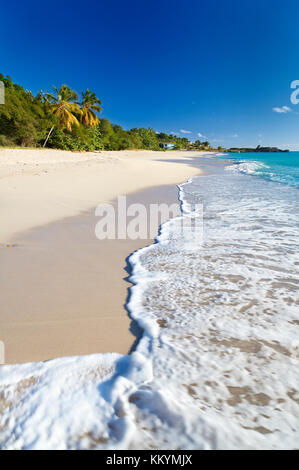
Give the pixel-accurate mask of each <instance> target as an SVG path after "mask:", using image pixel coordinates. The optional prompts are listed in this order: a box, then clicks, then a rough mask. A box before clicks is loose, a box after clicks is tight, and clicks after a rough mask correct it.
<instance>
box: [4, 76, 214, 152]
mask: <svg viewBox="0 0 299 470" xmlns="http://www.w3.org/2000/svg"><path fill="white" fill-rule="evenodd" d="M0 80H1V81H3V83H4V86H5V105H0V146H10V147H15V146H22V147H42V146H47V147H50V148H57V149H64V150H83V151H95V150H125V149H151V150H161V147H162V144H163V143H167V142H169V143H174V144H175V149H194V150H211V147H210V144H209V142H200V141H199V140H197V141H196V142H194V143H191V142H189V140H188V139H187V138H186V137H178V136H176V135H173V134H171V135H168V134H165V133H164V132H160V133H157V132H156V131H154V130H153V129H151V128H147V129H146V128H136V127H134V128H133V129H130V130H125V129H123V128H122V127H121V126H119V125H117V124H112V123H111V122H110V121H109V120H108V119H106V118H99V116H98V114H100V113H101V111H102V107H101V104H102V103H101V100H100V99H99V98H97V96H96V95H95V94H94V93H93V92H91V91H90V90H86V92H82V99H81V101H80V102H79V98H78V95H77V93H76V92H75V91H73V90H71V89H70V88H69V87H68V86H67V85H62V86H61V87H60V89H57V88H54V94H51V93H43V92H39V93H38V94H37V95H36V96H34V95H33V94H32V93H31V92H30V91H28V90H25V89H24V88H23V87H22V86H20V85H17V84H15V83H13V81H12V79H11V78H10V77H8V76H7V77H4V75H3V74H1V73H0Z"/></svg>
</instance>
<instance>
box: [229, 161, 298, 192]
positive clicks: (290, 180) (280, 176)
mask: <svg viewBox="0 0 299 470" xmlns="http://www.w3.org/2000/svg"><path fill="white" fill-rule="evenodd" d="M223 157H224V158H226V159H230V160H233V161H234V163H236V165H237V166H238V170H237V169H236V171H240V172H241V173H246V174H251V175H256V176H259V177H262V178H264V179H266V180H271V181H275V182H277V183H282V184H287V185H289V186H293V187H297V188H298V187H299V152H289V153H242V154H240V153H237V154H236V153H227V154H225V155H224V154H223Z"/></svg>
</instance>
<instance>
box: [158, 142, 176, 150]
mask: <svg viewBox="0 0 299 470" xmlns="http://www.w3.org/2000/svg"><path fill="white" fill-rule="evenodd" d="M160 146H161V147H162V148H163V149H164V150H173V149H174V147H175V144H174V143H173V142H164V143H163V144H160Z"/></svg>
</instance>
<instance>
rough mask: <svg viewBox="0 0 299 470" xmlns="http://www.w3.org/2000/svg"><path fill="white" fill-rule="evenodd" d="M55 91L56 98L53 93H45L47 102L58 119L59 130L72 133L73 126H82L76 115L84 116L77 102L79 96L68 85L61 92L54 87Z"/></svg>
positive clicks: (51, 130) (61, 88)
mask: <svg viewBox="0 0 299 470" xmlns="http://www.w3.org/2000/svg"><path fill="white" fill-rule="evenodd" d="M54 90H55V94H56V96H55V95H52V94H51V93H45V94H44V97H45V101H46V102H48V103H49V107H50V110H51V111H52V113H53V114H54V116H56V118H57V119H58V126H59V128H60V129H67V130H68V131H71V130H72V128H73V126H79V125H80V124H79V121H78V119H77V117H76V116H75V114H77V115H82V111H81V109H80V106H79V104H78V103H77V102H76V100H77V99H78V95H77V93H76V92H75V91H73V90H71V89H70V88H69V87H68V86H67V85H62V86H61V87H60V89H59V90H58V89H57V88H56V87H54ZM54 127H55V126H54V125H53V126H52V127H51V129H50V132H49V134H48V136H47V138H46V140H45V142H44V145H43V146H44V147H45V146H46V144H47V142H48V140H49V137H50V135H51V133H52V132H53V129H54Z"/></svg>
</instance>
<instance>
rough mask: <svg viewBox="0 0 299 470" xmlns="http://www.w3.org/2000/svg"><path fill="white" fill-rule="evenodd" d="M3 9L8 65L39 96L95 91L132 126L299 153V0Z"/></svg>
mask: <svg viewBox="0 0 299 470" xmlns="http://www.w3.org/2000/svg"><path fill="white" fill-rule="evenodd" d="M0 12H1V31H0V37H1V53H0V71H1V72H2V73H4V74H8V75H10V76H11V77H12V78H13V79H14V81H16V82H17V83H20V84H21V85H23V86H24V87H25V88H28V89H31V90H32V91H33V92H34V93H36V92H38V91H39V90H40V89H42V90H47V91H49V90H50V89H51V87H52V85H56V86H59V85H61V84H62V83H66V84H68V85H69V86H71V87H72V88H74V89H75V90H77V91H78V92H80V91H81V90H83V89H86V88H91V89H92V90H93V91H95V92H96V93H97V95H98V96H99V97H100V98H101V99H102V101H103V106H104V112H103V116H105V117H108V118H109V119H111V120H112V121H113V122H115V123H118V124H120V125H122V126H123V127H124V128H131V127H134V126H145V127H148V126H151V127H153V128H154V129H156V130H158V131H166V132H175V133H177V134H178V135H179V131H181V130H185V131H189V132H191V133H188V134H185V135H186V136H188V137H189V138H191V139H195V138H198V137H197V134H198V133H200V134H202V135H204V136H205V139H207V140H209V141H210V142H212V143H213V144H214V145H224V146H227V145H231V146H241V145H257V144H258V143H261V144H262V145H269V144H272V145H278V146H283V147H289V148H291V149H294V148H296V149H299V105H297V106H294V105H292V104H291V103H290V93H291V90H290V82H291V81H292V80H295V79H299V2H298V0H284V1H282V0H204V1H202V0H185V1H182V0H159V1H156V0H151V1H149V0H148V1H144V0H138V1H137V0H128V1H120V0H114V1H110V2H109V1H102V0H94V1H88V0H86V1H85V2H82V1H75V0H72V1H69V0H67V1H65V0H61V1H57V0H51V2H49V1H48V2H42V1H40V0H39V1H35V0H28V1H24V2H17V4H16V3H13V2H5V3H2V4H1V9H0ZM282 106H288V107H289V108H290V111H287V112H284V113H282V112H281V113H279V112H275V111H273V108H281V107H282ZM297 113H298V114H297ZM181 135H184V134H183V133H181ZM201 140H202V139H201Z"/></svg>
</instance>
